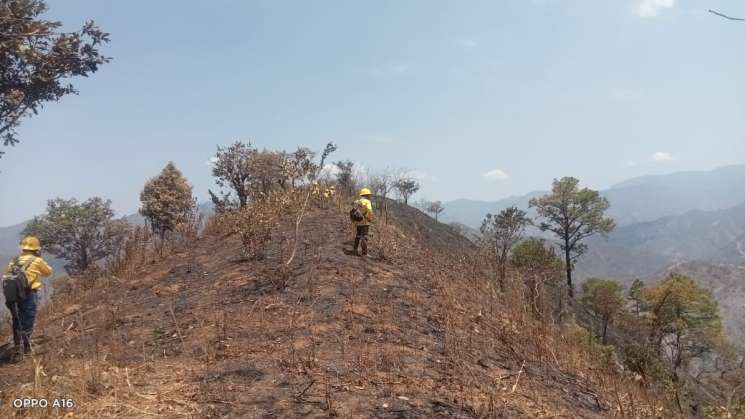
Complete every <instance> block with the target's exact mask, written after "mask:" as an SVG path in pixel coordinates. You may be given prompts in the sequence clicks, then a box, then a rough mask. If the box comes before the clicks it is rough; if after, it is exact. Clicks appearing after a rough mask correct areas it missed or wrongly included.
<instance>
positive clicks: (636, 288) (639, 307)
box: [629, 278, 646, 317]
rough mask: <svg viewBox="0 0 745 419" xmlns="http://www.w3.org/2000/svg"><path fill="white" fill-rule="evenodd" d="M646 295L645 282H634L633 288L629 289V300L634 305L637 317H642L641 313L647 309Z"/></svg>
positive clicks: (637, 280)
mask: <svg viewBox="0 0 745 419" xmlns="http://www.w3.org/2000/svg"><path fill="white" fill-rule="evenodd" d="M644 293H645V287H644V281H642V280H641V279H638V278H637V279H635V280H634V282H633V283H632V284H631V288H629V300H631V302H632V303H633V304H634V311H635V312H636V315H637V317H638V316H639V315H641V312H642V311H643V310H645V309H646V308H645V304H646V302H645V301H644Z"/></svg>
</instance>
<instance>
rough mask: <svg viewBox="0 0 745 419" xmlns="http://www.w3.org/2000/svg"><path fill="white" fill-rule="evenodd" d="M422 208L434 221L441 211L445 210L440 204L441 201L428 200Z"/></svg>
mask: <svg viewBox="0 0 745 419" xmlns="http://www.w3.org/2000/svg"><path fill="white" fill-rule="evenodd" d="M424 210H425V211H427V212H428V213H430V214H432V216H433V217H434V219H435V221H437V217H438V216H439V215H440V213H441V212H443V211H445V207H443V206H442V201H430V202H427V203H426V204H425V206H424Z"/></svg>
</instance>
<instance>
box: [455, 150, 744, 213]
mask: <svg viewBox="0 0 745 419" xmlns="http://www.w3.org/2000/svg"><path fill="white" fill-rule="evenodd" d="M580 180H581V179H580ZM744 185H745V164H744V165H735V166H726V167H721V168H718V169H714V170H709V171H688V172H676V173H671V174H666V175H653V176H640V177H636V178H632V179H629V180H626V181H623V182H620V183H618V184H616V185H613V186H612V187H610V188H608V189H605V190H603V191H601V194H602V195H603V196H604V197H606V198H608V201H610V204H611V206H610V209H609V210H608V214H609V215H611V216H612V217H613V218H614V219H615V220H616V223H617V224H618V225H619V226H623V225H629V224H634V223H641V222H647V221H654V220H656V219H658V218H661V217H666V216H675V215H682V214H685V213H687V212H689V211H693V210H702V211H712V210H721V209H727V208H731V207H734V206H736V205H739V204H741V203H745V186H744ZM545 193H546V192H545V191H534V192H530V193H528V194H526V195H522V196H513V197H508V198H504V199H501V200H498V201H492V202H488V201H478V200H468V199H458V200H454V201H449V202H446V203H444V204H443V205H444V207H445V212H443V213H442V215H441V218H442V219H443V220H444V221H447V222H459V223H462V224H465V225H468V226H470V227H473V228H478V227H479V226H480V225H481V221H482V220H483V219H484V216H485V215H486V214H487V213H489V212H491V213H494V212H499V211H501V210H502V209H504V208H507V207H509V206H517V207H518V208H521V209H527V208H528V203H529V201H530V199H531V198H534V197H537V196H541V195H544V194H545Z"/></svg>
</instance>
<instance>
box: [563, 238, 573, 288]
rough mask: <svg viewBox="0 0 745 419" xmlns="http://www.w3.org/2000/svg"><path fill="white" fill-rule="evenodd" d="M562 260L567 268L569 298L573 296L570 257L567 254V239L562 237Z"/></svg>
mask: <svg viewBox="0 0 745 419" xmlns="http://www.w3.org/2000/svg"><path fill="white" fill-rule="evenodd" d="M564 262H565V263H566V269H567V288H569V298H574V287H573V286H572V263H571V262H572V259H571V257H570V255H569V239H564Z"/></svg>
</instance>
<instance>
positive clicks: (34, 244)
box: [21, 236, 41, 252]
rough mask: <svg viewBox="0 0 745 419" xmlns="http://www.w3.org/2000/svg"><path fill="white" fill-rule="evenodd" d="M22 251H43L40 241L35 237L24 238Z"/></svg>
mask: <svg viewBox="0 0 745 419" xmlns="http://www.w3.org/2000/svg"><path fill="white" fill-rule="evenodd" d="M21 250H28V251H32V252H35V251H37V250H41V243H39V239H37V238H36V237H34V236H26V237H24V239H23V241H21Z"/></svg>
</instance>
